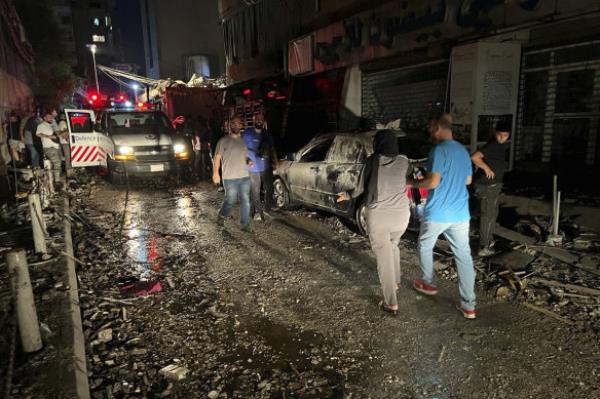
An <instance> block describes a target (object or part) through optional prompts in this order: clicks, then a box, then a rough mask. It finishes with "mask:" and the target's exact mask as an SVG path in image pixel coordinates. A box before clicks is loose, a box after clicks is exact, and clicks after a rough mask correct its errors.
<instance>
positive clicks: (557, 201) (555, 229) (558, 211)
mask: <svg viewBox="0 0 600 399" xmlns="http://www.w3.org/2000/svg"><path fill="white" fill-rule="evenodd" d="M555 213H556V216H555V218H554V235H555V236H557V235H558V222H559V220H560V191H559V192H558V193H557V194H556V210H555Z"/></svg>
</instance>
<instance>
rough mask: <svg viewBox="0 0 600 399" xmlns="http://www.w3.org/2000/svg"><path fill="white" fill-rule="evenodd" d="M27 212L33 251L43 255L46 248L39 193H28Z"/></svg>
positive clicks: (46, 251)
mask: <svg viewBox="0 0 600 399" xmlns="http://www.w3.org/2000/svg"><path fill="white" fill-rule="evenodd" d="M27 201H28V202H29V213H30V214H31V228H32V230H33V244H34V246H35V252H36V253H38V254H43V255H45V254H46V253H48V250H47V248H46V233H45V232H46V223H45V222H44V216H43V215H42V205H41V203H40V196H39V194H29V196H28V197H27Z"/></svg>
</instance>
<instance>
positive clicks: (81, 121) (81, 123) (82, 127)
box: [69, 112, 93, 133]
mask: <svg viewBox="0 0 600 399" xmlns="http://www.w3.org/2000/svg"><path fill="white" fill-rule="evenodd" d="M69 122H70V124H71V132H72V133H91V132H92V131H93V129H92V116H91V115H90V114H89V113H87V112H73V113H69Z"/></svg>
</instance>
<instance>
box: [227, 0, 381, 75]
mask: <svg viewBox="0 0 600 399" xmlns="http://www.w3.org/2000/svg"><path fill="white" fill-rule="evenodd" d="M389 1H390V0H370V1H367V0H289V1H280V0H261V1H257V2H255V4H254V5H248V4H247V2H245V1H242V0H220V1H219V11H220V18H221V23H222V26H223V34H224V38H225V55H226V61H227V67H228V77H229V78H230V80H231V81H232V82H240V81H244V80H248V79H257V78H263V77H266V76H273V75H275V74H278V73H281V72H283V68H284V61H283V60H284V54H285V51H286V50H285V49H286V47H287V44H288V42H289V41H290V40H292V39H294V38H296V37H298V36H301V35H304V34H306V33H309V32H311V31H312V30H314V29H318V28H321V27H324V26H327V25H329V24H330V23H332V22H334V21H339V20H342V19H344V18H346V17H349V16H351V15H353V14H355V13H357V12H361V11H364V10H367V9H369V8H372V7H374V6H377V5H380V4H383V3H387V2H389Z"/></svg>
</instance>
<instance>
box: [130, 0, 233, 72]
mask: <svg viewBox="0 0 600 399" xmlns="http://www.w3.org/2000/svg"><path fill="white" fill-rule="evenodd" d="M140 8H141V11H142V13H141V14H142V30H143V36H144V51H145V53H146V71H147V76H148V77H152V78H156V79H159V78H160V79H167V78H171V79H176V80H184V81H187V80H189V79H190V78H191V77H192V75H194V74H196V75H198V76H205V77H210V78H216V77H220V76H222V74H223V72H224V70H225V57H224V51H223V36H222V35H221V29H220V27H219V17H218V13H217V0H206V1H193V0H171V1H161V0H140Z"/></svg>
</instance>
